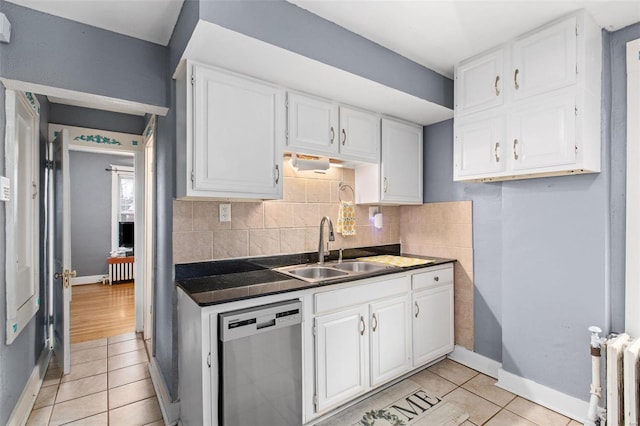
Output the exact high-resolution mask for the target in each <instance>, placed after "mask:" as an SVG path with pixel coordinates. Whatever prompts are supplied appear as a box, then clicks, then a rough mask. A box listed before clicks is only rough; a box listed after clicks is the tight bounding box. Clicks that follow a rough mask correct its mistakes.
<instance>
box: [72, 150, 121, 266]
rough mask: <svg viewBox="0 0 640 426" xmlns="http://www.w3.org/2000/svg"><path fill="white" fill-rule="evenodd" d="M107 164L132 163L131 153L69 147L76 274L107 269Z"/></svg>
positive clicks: (108, 238) (108, 230) (108, 178)
mask: <svg viewBox="0 0 640 426" xmlns="http://www.w3.org/2000/svg"><path fill="white" fill-rule="evenodd" d="M110 165H114V166H129V167H133V157H124V156H122V155H107V154H96V153H89V152H78V151H71V152H70V153H69V173H70V178H71V179H70V180H71V200H70V201H71V259H73V267H74V269H75V270H76V271H77V272H78V276H79V277H86V276H89V275H105V274H107V273H108V267H107V256H109V252H110V251H111V207H112V205H111V204H112V203H111V190H112V188H111V172H108V171H106V170H105V169H108V168H109V166H110Z"/></svg>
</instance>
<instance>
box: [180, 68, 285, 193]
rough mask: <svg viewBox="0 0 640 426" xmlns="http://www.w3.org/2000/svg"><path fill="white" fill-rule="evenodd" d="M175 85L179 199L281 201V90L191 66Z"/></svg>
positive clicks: (282, 98) (282, 141)
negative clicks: (208, 198)
mask: <svg viewBox="0 0 640 426" xmlns="http://www.w3.org/2000/svg"><path fill="white" fill-rule="evenodd" d="M177 85H178V90H177V95H178V108H177V111H178V117H177V128H178V145H179V148H178V151H179V152H178V161H177V164H178V166H177V167H178V185H177V186H178V188H177V195H178V197H179V198H180V197H210V198H245V199H274V198H282V181H283V179H282V176H281V173H282V148H283V145H284V131H285V128H284V125H285V117H284V91H283V90H282V89H280V88H278V87H276V86H273V85H270V84H267V83H264V82H261V81H258V80H254V79H250V78H247V77H244V76H241V75H237V74H234V73H230V72H227V71H221V70H218V69H214V68H209V67H205V66H202V65H199V64H194V63H190V62H188V63H187V66H186V72H185V73H184V75H183V76H182V78H181V79H179V81H178V84H177ZM185 112H186V113H185ZM180 157H184V161H180V160H181V158H180Z"/></svg>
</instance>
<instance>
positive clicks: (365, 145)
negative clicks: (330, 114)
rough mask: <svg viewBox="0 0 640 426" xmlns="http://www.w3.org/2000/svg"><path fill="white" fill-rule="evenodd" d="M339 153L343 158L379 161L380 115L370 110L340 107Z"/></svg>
mask: <svg viewBox="0 0 640 426" xmlns="http://www.w3.org/2000/svg"><path fill="white" fill-rule="evenodd" d="M340 153H341V154H342V157H343V158H347V159H351V160H359V161H368V162H371V163H378V162H379V161H380V117H379V116H378V115H377V114H373V113H371V112H367V111H362V110H358V109H354V108H348V107H342V106H341V107H340Z"/></svg>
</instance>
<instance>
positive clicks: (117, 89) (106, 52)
mask: <svg viewBox="0 0 640 426" xmlns="http://www.w3.org/2000/svg"><path fill="white" fill-rule="evenodd" d="M0 11H1V12H2V13H4V14H5V15H6V16H7V18H8V19H9V21H10V22H11V43H9V44H4V43H0V76H1V77H6V78H10V79H16V80H22V81H28V82H32V83H36V84H42V85H47V86H53V87H58V88H63V89H70V90H76V91H82V92H86V93H93V94H97V95H105V96H110V97H115V98H120V99H124V100H130V101H134V102H140V103H145V104H151V105H158V106H166V98H167V91H166V89H167V72H166V70H167V65H168V49H167V48H166V47H163V46H158V45H156V44H152V43H147V42H143V41H140V40H137V39H134V38H131V37H126V36H122V35H119V34H114V33H111V32H109V31H104V30H101V29H98V28H95V27H90V26H88V25H83V24H80V23H76V22H72V21H69V20H65V19H62V18H58V17H54V16H50V15H47V14H44V13H40V12H36V11H34V10H31V9H27V8H24V7H21V6H17V5H15V4H12V3H7V2H5V1H4V0H0ZM4 96H5V89H4V86H2V85H1V84H0V105H2V108H0V173H1V174H4V127H5V117H4V114H5V111H4ZM41 103H43V104H45V103H46V100H45V99H44V98H41ZM46 113H47V111H42V112H41V114H42V115H43V116H44V114H46ZM43 128H44V127H43V126H41V131H42V130H43ZM4 219H5V213H4V205H2V206H0V223H4ZM170 232H171V231H170V228H169V231H168V234H167V233H165V234H163V235H164V236H165V237H166V235H169V240H170ZM4 239H5V238H4V226H2V227H0V241H4ZM4 255H5V246H4V243H2V244H0V259H4ZM4 266H5V265H4V262H0V295H3V296H2V297H4V294H5V289H6V283H5V274H4ZM44 309H45V306H44V303H43V304H42V305H41V309H40V311H39V312H38V314H37V315H36V316H35V317H34V319H32V320H31V322H30V323H29V324H28V325H27V326H26V327H25V329H24V330H23V332H22V333H20V335H19V336H18V337H17V339H16V340H15V341H14V342H13V343H12V344H11V345H6V344H5V339H6V337H5V327H4V326H2V327H0V424H5V423H6V422H7V419H8V418H9V416H10V415H11V412H12V411H13V408H14V406H15V404H16V402H17V400H18V398H19V396H20V394H21V392H22V390H23V389H24V387H25V385H26V383H27V380H28V379H29V376H30V374H31V372H32V371H33V368H34V366H35V365H36V362H37V357H38V355H39V354H40V352H41V350H42V348H43V339H44V337H43V336H44V333H43V328H44V326H45V317H44V312H45V311H44ZM4 318H6V312H5V303H0V319H1V320H2V321H4Z"/></svg>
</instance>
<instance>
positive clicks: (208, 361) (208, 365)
mask: <svg viewBox="0 0 640 426" xmlns="http://www.w3.org/2000/svg"><path fill="white" fill-rule="evenodd" d="M207 367H209V368H211V352H209V354H208V355H207Z"/></svg>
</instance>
